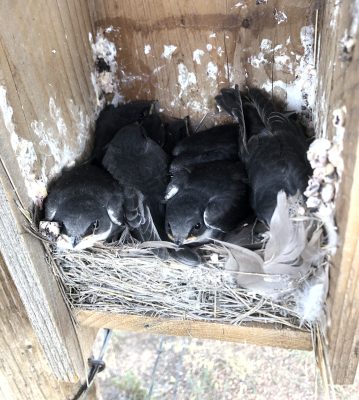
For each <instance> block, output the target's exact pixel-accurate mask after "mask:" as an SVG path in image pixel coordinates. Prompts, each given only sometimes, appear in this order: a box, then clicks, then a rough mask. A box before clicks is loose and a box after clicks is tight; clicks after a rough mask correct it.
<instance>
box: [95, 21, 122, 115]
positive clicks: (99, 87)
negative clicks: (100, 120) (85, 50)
mask: <svg viewBox="0 0 359 400" xmlns="http://www.w3.org/2000/svg"><path fill="white" fill-rule="evenodd" d="M110 28H111V27H110ZM107 29H109V28H107ZM89 41H90V44H91V48H92V58H93V61H94V63H96V62H97V61H98V60H99V59H103V61H104V62H105V63H106V64H107V65H108V66H109V69H110V70H109V71H99V70H97V69H95V71H94V72H92V73H91V82H92V86H93V88H94V91H95V94H96V100H97V107H98V110H97V111H98V112H99V110H101V109H102V108H103V106H104V105H105V102H106V100H105V97H104V96H103V94H108V93H113V94H114V95H116V94H117V95H118V96H120V93H119V84H118V79H117V75H116V72H117V61H116V55H117V50H116V46H115V44H114V43H113V42H111V41H109V40H108V39H107V38H105V36H104V32H103V31H101V30H99V31H98V32H97V34H96V41H94V40H93V38H92V34H91V33H89Z"/></svg>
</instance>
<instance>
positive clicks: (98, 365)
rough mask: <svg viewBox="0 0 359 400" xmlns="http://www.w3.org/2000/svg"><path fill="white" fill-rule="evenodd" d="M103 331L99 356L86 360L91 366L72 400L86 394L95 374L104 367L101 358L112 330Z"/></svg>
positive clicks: (76, 399) (77, 399)
mask: <svg viewBox="0 0 359 400" xmlns="http://www.w3.org/2000/svg"><path fill="white" fill-rule="evenodd" d="M105 332H106V333H105V337H104V340H103V343H102V347H101V350H100V354H99V357H98V358H97V359H94V358H89V360H88V362H89V366H90V367H91V369H90V372H89V374H88V377H87V380H86V382H84V383H83V384H82V385H81V386H80V388H79V390H78V391H77V393H76V394H75V396H74V397H73V398H72V400H79V399H80V398H81V396H82V395H84V394H86V393H87V391H88V389H90V387H91V385H92V383H93V381H94V379H95V376H96V375H97V374H98V373H99V372H102V371H103V370H104V369H105V363H104V361H102V358H103V356H104V355H105V351H106V347H107V345H108V343H109V339H110V337H111V332H112V331H111V329H105Z"/></svg>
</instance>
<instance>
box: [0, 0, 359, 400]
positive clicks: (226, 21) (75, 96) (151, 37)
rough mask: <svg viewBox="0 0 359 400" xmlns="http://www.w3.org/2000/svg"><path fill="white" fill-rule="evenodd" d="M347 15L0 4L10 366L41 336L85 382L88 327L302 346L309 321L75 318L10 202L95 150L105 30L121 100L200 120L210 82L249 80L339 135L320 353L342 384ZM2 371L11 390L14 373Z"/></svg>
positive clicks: (353, 363) (357, 188) (354, 338)
mask: <svg viewBox="0 0 359 400" xmlns="http://www.w3.org/2000/svg"><path fill="white" fill-rule="evenodd" d="M324 3H325V4H324ZM358 12H359V10H358V6H357V2H354V1H350V0H343V1H341V2H337V1H334V0H329V1H327V2H320V1H315V2H313V1H310V0H303V1H301V2H298V1H293V0H290V1H284V0H268V1H267V0H264V1H249V0H244V1H241V2H238V1H236V0H226V1H225V0H216V1H206V0H197V1H193V2H190V1H187V0H181V1H178V0H176V1H175V0H166V1H164V0H151V1H145V2H144V1H138V0H131V1H130V0H113V1H107V0H106V1H99V0H91V1H85V0H78V1H76V0H68V1H65V2H64V1H57V2H56V1H53V0H50V1H44V0H39V1H36V2H26V4H24V2H21V1H19V0H12V1H10V0H3V1H2V2H1V5H0V26H1V30H0V133H1V136H0V137H1V145H0V155H1V163H0V181H1V185H0V211H1V213H0V251H1V257H0V261H1V274H0V287H1V290H0V304H1V310H2V311H1V315H0V320H1V324H0V343H1V347H2V349H1V351H2V353H3V354H4V353H5V354H7V353H8V354H7V359H8V363H9V365H10V366H11V368H13V370H14V371H16V368H18V365H19V364H21V365H22V368H23V370H24V371H28V375H27V376H26V377H25V380H26V379H30V378H31V372H30V371H32V370H31V367H30V366H29V365H30V364H26V363H29V362H30V361H29V359H28V347H26V346H30V347H31V348H32V349H34V348H35V349H37V350H38V347H36V346H38V344H37V343H38V342H39V343H40V345H41V348H42V350H39V351H32V353H31V354H32V355H31V357H32V362H33V359H38V360H40V359H41V360H42V359H43V354H44V355H45V358H46V360H47V362H48V364H49V365H50V367H51V370H52V372H53V374H54V376H56V378H58V379H60V380H64V381H70V382H73V381H76V380H78V379H79V378H84V368H83V362H82V359H83V358H82V354H81V353H84V356H85V357H87V355H88V354H86V351H87V350H88V349H87V348H86V346H85V345H84V344H83V343H85V339H86V340H87V341H89V340H88V339H89V338H91V337H92V336H91V335H90V334H89V329H87V328H89V327H92V328H100V327H108V328H117V329H128V330H134V331H146V332H156V333H161V334H173V335H191V336H195V337H205V338H212V339H221V340H231V341H244V342H248V343H255V344H259V345H270V346H282V347H287V348H297V349H306V350H309V349H310V348H311V338H310V334H309V333H307V332H300V331H291V330H289V329H285V328H282V329H278V328H277V327H272V326H270V325H261V326H254V327H253V326H246V325H242V326H225V325H220V324H209V323H199V322H198V323H196V322H194V321H192V322H189V321H173V320H171V321H166V320H156V319H152V318H145V317H141V316H126V315H118V316H116V315H115V316H111V317H108V315H102V314H101V315H100V314H98V315H96V314H94V313H92V314H91V313H89V312H85V311H81V310H76V311H75V312H74V313H73V315H71V314H70V312H69V310H68V308H67V307H66V304H65V301H64V299H63V296H62V294H61V291H60V289H59V285H58V282H57V281H56V278H55V276H54V274H53V273H52V271H51V270H50V268H49V266H48V264H47V263H46V259H45V253H44V250H43V247H42V244H41V242H40V241H38V240H37V239H36V238H34V237H33V236H31V235H30V234H29V233H28V232H27V231H26V230H24V227H23V226H24V216H23V214H22V213H21V212H20V211H19V207H18V205H19V204H22V205H23V207H24V208H25V209H26V208H29V207H30V205H31V203H32V201H34V200H35V201H37V200H39V197H41V193H43V192H42V190H44V183H46V180H47V179H48V178H50V177H52V176H54V175H56V174H57V173H58V172H59V171H60V170H61V168H62V167H64V166H65V165H68V164H69V163H71V162H73V161H74V160H77V159H79V158H81V156H83V154H86V151H87V150H88V149H89V148H90V146H91V140H90V137H91V135H90V132H91V127H92V126H93V122H94V118H95V111H96V110H98V107H99V104H100V103H101V101H102V99H103V98H105V97H106V96H107V95H106V93H104V94H102V95H100V93H99V92H98V87H97V89H96V90H95V89H94V83H95V81H96V74H95V59H94V53H93V51H94V43H95V42H96V35H97V32H98V31H101V32H102V34H103V38H106V39H108V40H109V41H110V42H112V43H114V45H115V48H116V55H115V61H116V62H117V69H116V71H115V72H116V74H115V75H116V81H115V83H114V85H115V86H116V88H117V89H116V90H118V92H119V93H120V95H122V96H123V97H124V99H125V100H129V99H158V100H159V102H160V106H161V107H162V108H163V109H164V111H165V112H166V113H167V114H169V115H173V116H179V117H184V116H186V115H190V116H191V117H192V118H193V120H194V121H199V120H200V119H201V118H202V117H203V116H204V115H205V114H206V113H211V112H214V109H215V107H214V96H215V95H216V94H217V93H218V91H219V89H220V88H222V87H228V86H233V85H234V84H235V83H238V84H239V85H240V86H242V87H243V86H245V85H255V86H259V87H263V88H265V89H266V90H267V91H270V92H273V93H275V94H276V95H278V96H279V97H282V98H283V100H286V101H287V103H288V107H289V108H291V109H295V110H297V111H303V112H304V114H305V113H307V114H308V113H311V112H313V119H314V125H315V129H316V133H317V135H319V136H323V137H327V138H329V139H332V138H333V137H335V138H336V140H339V138H338V126H339V128H340V133H341V134H344V141H343V152H342V156H343V160H344V173H343V175H342V178H341V184H340V192H339V194H338V196H337V203H336V210H337V213H336V219H337V224H338V229H339V233H340V246H339V248H338V250H337V252H336V254H335V256H334V257H333V260H332V261H333V265H332V267H331V270H330V291H329V299H328V304H329V317H330V318H329V321H330V326H329V361H330V365H331V370H332V374H333V377H334V382H335V383H339V384H348V383H352V381H353V380H354V377H355V372H356V368H357V364H358V358H359V339H358V335H359V331H358V313H359V283H358V275H359V270H358V264H359V252H358V249H359V247H358V233H359V224H358V221H357V220H358V218H359V162H358V161H357V160H358V157H357V155H358V133H359V119H358V118H359V117H358V115H359V105H358V103H357V99H358V98H359V75H358V70H359V47H358V44H357V42H356V41H357V40H358V38H359V36H358V31H357V28H358V19H359V15H358ZM308 37H311V38H312V41H310V40H309V42H308ZM308 52H311V54H312V56H313V58H312V64H311V65H309V66H308V62H309V61H308V60H309V59H308V58H307V56H308ZM315 76H316V82H317V84H316V86H315V79H314V78H315ZM313 89H316V90H313ZM105 91H106V90H105ZM303 93H307V94H306V95H304V96H302V95H303ZM308 93H309V95H308ZM310 93H312V96H313V97H312V98H308V96H309V97H310V96H311V94H310ZM333 117H334V122H333ZM73 317H75V319H76V318H77V319H78V321H79V323H80V327H81V328H80V329H75V328H74V324H73V322H72V318H73ZM28 321H30V322H31V326H32V328H31V327H30V325H29V322H28ZM85 328H86V329H85ZM32 329H33V330H32ZM33 332H35V334H36V336H34V335H33ZM37 340H38V342H37ZM9 342H11V343H12V344H13V345H12V350H10V347H8V343H9ZM28 342H31V343H28ZM79 343H82V347H80V346H79ZM42 351H43V353H42ZM16 352H18V353H16ZM26 365H28V366H26ZM26 368H28V370H26ZM38 368H40V367H38ZM0 371H1V373H3V374H5V377H6V379H7V381H8V382H9V388H10V389H11V390H13V391H14V390H15V389H14V387H15V386H16V384H15V383H14V382H15V381H14V378H11V373H9V370H7V369H6V367H5V368H3V367H2V366H1V368H0ZM55 386H56V383H53V387H55ZM10 389H9V390H10ZM0 391H1V390H0ZM11 393H15V391H14V392H11ZM14 398H16V396H15V395H14ZM19 398H20V397H19ZM29 398H30V397H29ZM34 398H37V399H39V398H42V397H36V396H35V397H34ZM44 398H46V397H44Z"/></svg>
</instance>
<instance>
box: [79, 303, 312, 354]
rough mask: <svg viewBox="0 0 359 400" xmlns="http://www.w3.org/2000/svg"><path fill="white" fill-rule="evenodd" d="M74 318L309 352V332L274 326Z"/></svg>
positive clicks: (104, 315)
mask: <svg viewBox="0 0 359 400" xmlns="http://www.w3.org/2000/svg"><path fill="white" fill-rule="evenodd" d="M75 316H76V319H77V321H78V322H79V323H80V325H82V326H88V327H95V328H107V329H114V330H126V331H131V332H144V333H154V334H158V335H170V336H189V337H194V338H201V339H212V340H223V341H226V342H240V343H248V344H256V345H258V346H272V347H282V348H285V349H296V350H312V340H311V334H310V332H305V331H301V330H294V329H290V328H286V327H276V326H274V325H273V324H268V325H266V324H250V325H249V324H246V325H226V324H219V323H213V322H202V321H190V320H177V319H165V318H157V317H146V316H141V315H127V314H112V313H109V312H97V311H87V310H78V311H75Z"/></svg>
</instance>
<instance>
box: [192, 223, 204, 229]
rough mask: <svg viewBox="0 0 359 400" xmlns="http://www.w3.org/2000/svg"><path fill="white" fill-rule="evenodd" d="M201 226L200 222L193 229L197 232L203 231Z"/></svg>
mask: <svg viewBox="0 0 359 400" xmlns="http://www.w3.org/2000/svg"><path fill="white" fill-rule="evenodd" d="M201 226H202V225H201V224H200V223H199V222H198V224H196V225H195V226H194V227H193V229H194V230H196V231H198V230H199V229H201Z"/></svg>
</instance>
